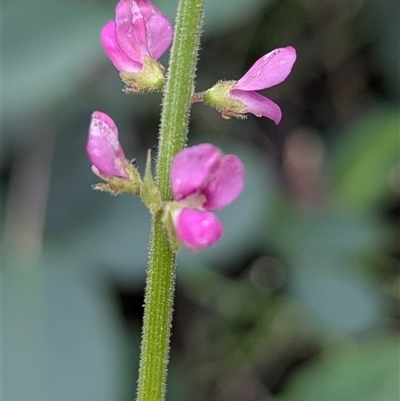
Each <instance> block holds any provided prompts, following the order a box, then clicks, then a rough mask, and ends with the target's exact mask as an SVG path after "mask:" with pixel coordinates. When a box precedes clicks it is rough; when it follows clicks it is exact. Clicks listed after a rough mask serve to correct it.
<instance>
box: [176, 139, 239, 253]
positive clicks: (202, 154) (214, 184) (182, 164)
mask: <svg viewBox="0 0 400 401" xmlns="http://www.w3.org/2000/svg"><path fill="white" fill-rule="evenodd" d="M171 187H172V193H173V196H174V199H175V201H176V202H177V204H178V207H177V208H176V209H175V211H174V212H173V221H174V225H175V231H176V234H177V236H178V238H179V240H180V241H181V242H182V243H184V244H185V245H186V246H187V247H188V248H189V249H192V250H195V249H202V248H206V247H208V246H210V245H212V244H214V243H215V242H217V241H218V240H219V238H220V237H221V235H222V231H223V229H222V225H221V223H220V222H219V220H218V219H217V217H216V216H215V215H214V214H213V213H212V212H213V211H214V210H218V209H221V208H222V207H224V206H226V205H228V204H229V203H231V202H233V201H234V200H235V199H236V198H237V197H238V196H239V194H240V193H241V191H242V190H243V187H244V167H243V164H242V162H241V161H240V160H239V158H238V157H237V156H234V155H224V154H223V153H222V152H221V151H220V150H219V149H218V148H216V147H215V146H213V145H211V144H202V145H197V146H192V147H189V148H186V149H184V150H182V151H181V152H179V153H178V154H177V155H176V156H175V158H174V161H173V162H172V166H171Z"/></svg>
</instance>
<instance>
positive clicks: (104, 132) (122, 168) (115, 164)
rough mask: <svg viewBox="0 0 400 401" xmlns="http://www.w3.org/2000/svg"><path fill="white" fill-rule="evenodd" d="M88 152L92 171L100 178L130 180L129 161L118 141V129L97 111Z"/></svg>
mask: <svg viewBox="0 0 400 401" xmlns="http://www.w3.org/2000/svg"><path fill="white" fill-rule="evenodd" d="M86 151H87V154H88V156H89V159H90V161H91V162H92V164H93V166H92V170H93V172H94V173H95V174H96V175H98V176H99V177H100V178H102V179H104V180H106V181H107V180H108V179H110V178H114V177H117V178H128V177H129V174H128V172H127V165H128V163H129V162H128V160H127V159H126V157H125V154H124V151H123V150H122V147H121V145H120V143H119V141H118V128H117V126H116V125H115V123H114V121H113V120H112V119H111V118H110V117H109V116H108V115H107V114H105V113H102V112H101V111H95V112H94V113H93V114H92V119H91V122H90V128H89V137H88V141H87V145H86Z"/></svg>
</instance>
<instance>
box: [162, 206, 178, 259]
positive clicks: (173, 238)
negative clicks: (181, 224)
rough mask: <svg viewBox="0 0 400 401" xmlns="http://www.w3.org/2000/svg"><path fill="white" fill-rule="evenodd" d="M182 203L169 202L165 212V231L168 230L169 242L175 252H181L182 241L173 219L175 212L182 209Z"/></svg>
mask: <svg viewBox="0 0 400 401" xmlns="http://www.w3.org/2000/svg"><path fill="white" fill-rule="evenodd" d="M180 208H181V207H180V205H179V204H178V203H177V202H168V203H167V204H165V206H164V214H163V218H162V221H163V225H164V228H165V231H166V232H167V235H168V239H169V243H170V245H171V248H172V250H173V251H174V252H179V250H180V249H181V242H180V241H179V239H178V236H177V234H176V231H175V224H174V219H173V214H174V212H175V211H177V210H178V209H180Z"/></svg>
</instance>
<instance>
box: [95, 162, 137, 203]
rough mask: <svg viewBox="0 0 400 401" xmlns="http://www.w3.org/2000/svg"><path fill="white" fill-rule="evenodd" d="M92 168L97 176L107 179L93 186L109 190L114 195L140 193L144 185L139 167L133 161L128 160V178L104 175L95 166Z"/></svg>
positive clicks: (101, 189) (96, 188) (126, 168)
mask: <svg viewBox="0 0 400 401" xmlns="http://www.w3.org/2000/svg"><path fill="white" fill-rule="evenodd" d="M92 170H93V172H94V173H95V174H96V175H97V176H99V177H100V178H102V179H103V180H104V181H106V182H102V183H99V184H95V185H93V186H92V188H93V189H94V190H96V191H101V192H108V193H110V194H112V195H119V194H122V193H130V194H133V195H139V193H140V188H141V187H142V180H141V178H140V174H139V172H138V170H137V168H136V167H135V166H134V165H132V164H131V163H129V162H126V165H125V171H126V172H127V173H128V177H126V178H119V177H108V176H104V175H102V174H101V173H99V171H98V170H97V169H96V168H94V167H92Z"/></svg>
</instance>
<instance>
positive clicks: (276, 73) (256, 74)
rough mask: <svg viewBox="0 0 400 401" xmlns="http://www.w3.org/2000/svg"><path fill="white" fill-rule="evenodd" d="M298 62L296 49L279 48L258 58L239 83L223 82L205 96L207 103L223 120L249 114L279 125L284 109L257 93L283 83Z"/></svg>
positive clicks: (289, 47)
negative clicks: (262, 117) (219, 113)
mask: <svg viewBox="0 0 400 401" xmlns="http://www.w3.org/2000/svg"><path fill="white" fill-rule="evenodd" d="M295 61H296V50H295V49H294V48H293V47H291V46H288V47H283V48H279V49H275V50H273V51H272V52H270V53H268V54H266V55H265V56H262V57H261V58H260V59H258V60H257V61H256V62H255V63H254V64H253V66H252V67H251V68H250V70H249V71H247V73H246V74H245V75H244V76H243V77H242V78H240V79H239V81H220V82H218V83H217V84H215V85H214V86H213V87H212V88H210V89H209V90H207V91H206V92H205V93H204V94H203V100H204V102H205V103H206V104H208V105H210V106H212V107H215V108H216V109H217V110H219V111H220V112H221V113H222V116H223V117H226V118H229V117H237V118H243V115H244V114H246V113H252V114H254V115H256V116H257V117H261V116H264V117H267V118H270V119H271V120H273V121H274V122H275V124H278V123H279V122H280V120H281V118H282V112H281V109H280V107H279V106H278V105H277V104H276V103H274V102H273V101H272V100H270V99H268V98H266V97H265V96H262V95H260V94H259V93H257V92H256V91H257V90H262V89H266V88H270V87H272V86H275V85H277V84H280V83H281V82H283V81H284V80H285V79H286V78H287V76H288V75H289V74H290V71H291V70H292V67H293V64H294V62H295Z"/></svg>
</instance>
